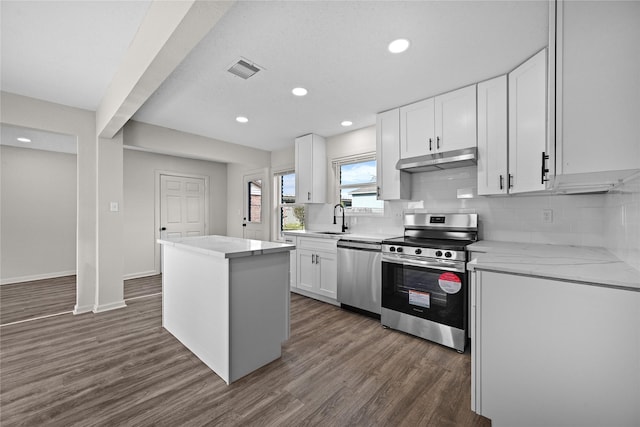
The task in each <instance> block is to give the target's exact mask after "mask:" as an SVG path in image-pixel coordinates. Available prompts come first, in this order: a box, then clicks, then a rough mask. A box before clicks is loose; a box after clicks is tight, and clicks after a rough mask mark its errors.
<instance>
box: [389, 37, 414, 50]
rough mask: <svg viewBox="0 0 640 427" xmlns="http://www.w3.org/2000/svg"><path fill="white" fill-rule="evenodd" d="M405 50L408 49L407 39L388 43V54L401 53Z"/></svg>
mask: <svg viewBox="0 0 640 427" xmlns="http://www.w3.org/2000/svg"><path fill="white" fill-rule="evenodd" d="M407 49H409V40H407V39H398V40H394V41H392V42H391V43H389V52H391V53H401V52H404V51H405V50H407Z"/></svg>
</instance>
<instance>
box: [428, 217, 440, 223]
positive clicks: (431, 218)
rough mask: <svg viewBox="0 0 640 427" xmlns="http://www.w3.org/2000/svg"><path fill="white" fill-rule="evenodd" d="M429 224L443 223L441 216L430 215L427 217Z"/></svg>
mask: <svg viewBox="0 0 640 427" xmlns="http://www.w3.org/2000/svg"><path fill="white" fill-rule="evenodd" d="M429 224H444V217H443V216H432V217H430V218H429Z"/></svg>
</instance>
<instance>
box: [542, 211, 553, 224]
mask: <svg viewBox="0 0 640 427" xmlns="http://www.w3.org/2000/svg"><path fill="white" fill-rule="evenodd" d="M542 222H544V223H545V224H551V223H552V222H553V209H542Z"/></svg>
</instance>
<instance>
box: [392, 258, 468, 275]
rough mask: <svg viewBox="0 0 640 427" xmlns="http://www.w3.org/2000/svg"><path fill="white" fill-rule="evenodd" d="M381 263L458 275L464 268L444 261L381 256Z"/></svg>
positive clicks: (462, 265)
mask: <svg viewBox="0 0 640 427" xmlns="http://www.w3.org/2000/svg"><path fill="white" fill-rule="evenodd" d="M382 262H389V263H392V264H400V265H411V266H414V267H426V268H433V269H436V270H446V271H455V272H458V273H464V272H465V271H466V270H465V267H464V263H460V262H456V261H446V260H433V261H426V260H417V259H408V258H405V257H402V258H400V257H398V258H393V257H389V256H385V255H383V256H382Z"/></svg>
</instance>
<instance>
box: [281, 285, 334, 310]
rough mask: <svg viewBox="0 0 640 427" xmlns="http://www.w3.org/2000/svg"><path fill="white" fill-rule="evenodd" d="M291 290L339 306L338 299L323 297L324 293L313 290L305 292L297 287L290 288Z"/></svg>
mask: <svg viewBox="0 0 640 427" xmlns="http://www.w3.org/2000/svg"><path fill="white" fill-rule="evenodd" d="M291 292H293V293H296V294H299V295H302V296H305V297H309V298H313V299H317V300H318V301H322V302H326V303H327V304H331V305H335V306H338V307H340V303H339V302H338V301H336V300H334V299H331V298H329V297H325V296H324V295H318V294H314V293H313V292H307V291H305V290H302V289H298V288H291Z"/></svg>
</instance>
